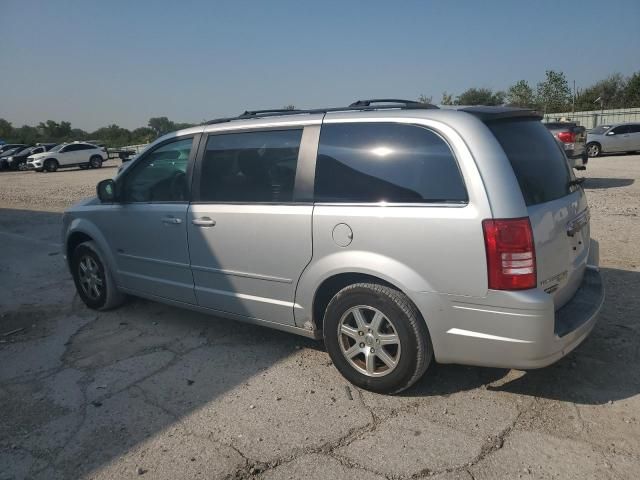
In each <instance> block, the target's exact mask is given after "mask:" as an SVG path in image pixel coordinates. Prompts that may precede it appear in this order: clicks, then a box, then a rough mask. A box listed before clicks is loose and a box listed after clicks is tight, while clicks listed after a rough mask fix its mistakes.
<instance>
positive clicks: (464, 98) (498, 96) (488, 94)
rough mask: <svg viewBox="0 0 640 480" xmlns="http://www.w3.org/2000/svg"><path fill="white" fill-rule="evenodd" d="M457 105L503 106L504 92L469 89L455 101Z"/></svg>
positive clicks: (487, 89) (488, 89)
mask: <svg viewBox="0 0 640 480" xmlns="http://www.w3.org/2000/svg"><path fill="white" fill-rule="evenodd" d="M455 103H456V105H502V104H503V103H504V92H500V91H498V92H494V91H493V90H491V89H490V88H469V89H467V90H465V91H464V92H462V93H461V94H460V95H458V97H457V98H456V101H455Z"/></svg>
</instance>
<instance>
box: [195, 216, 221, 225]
mask: <svg viewBox="0 0 640 480" xmlns="http://www.w3.org/2000/svg"><path fill="white" fill-rule="evenodd" d="M191 223H193V224H194V225H195V226H196V227H215V225H216V221H215V220H211V219H210V218H209V217H200V218H194V219H193V220H191Z"/></svg>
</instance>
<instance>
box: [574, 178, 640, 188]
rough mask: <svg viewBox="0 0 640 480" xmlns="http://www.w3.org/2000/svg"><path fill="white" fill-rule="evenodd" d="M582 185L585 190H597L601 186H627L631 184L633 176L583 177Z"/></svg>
mask: <svg viewBox="0 0 640 480" xmlns="http://www.w3.org/2000/svg"><path fill="white" fill-rule="evenodd" d="M584 179H585V180H584V183H583V184H582V186H583V187H584V188H585V189H587V190H597V189H602V188H617V187H628V186H629V185H633V183H634V182H635V180H634V179H633V178H600V177H584Z"/></svg>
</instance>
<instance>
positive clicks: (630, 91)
mask: <svg viewBox="0 0 640 480" xmlns="http://www.w3.org/2000/svg"><path fill="white" fill-rule="evenodd" d="M624 100H625V105H626V106H627V107H640V72H636V73H634V74H633V75H631V77H629V80H628V81H627V88H625V91H624Z"/></svg>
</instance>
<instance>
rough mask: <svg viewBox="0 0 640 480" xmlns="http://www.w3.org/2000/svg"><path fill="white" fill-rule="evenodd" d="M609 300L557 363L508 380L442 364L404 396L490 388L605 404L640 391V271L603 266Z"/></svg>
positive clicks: (495, 372)
mask: <svg viewBox="0 0 640 480" xmlns="http://www.w3.org/2000/svg"><path fill="white" fill-rule="evenodd" d="M602 274H603V278H604V282H605V288H606V298H605V302H604V305H603V308H602V311H601V313H600V317H599V319H598V323H597V324H596V326H595V328H594V330H593V331H592V333H591V335H590V336H589V337H588V338H587V339H586V340H585V341H584V342H583V343H582V344H581V345H579V346H578V347H577V348H576V349H575V350H574V351H573V352H571V353H570V354H569V355H567V356H566V357H564V358H563V359H561V360H560V361H558V362H557V363H555V364H553V365H551V366H549V367H546V368H542V369H537V370H529V371H526V372H522V374H520V375H513V377H516V378H514V379H513V380H509V379H505V377H506V375H507V374H508V373H509V370H504V369H491V368H477V367H463V366H456V365H437V366H435V368H433V369H430V371H429V372H427V374H426V375H425V377H423V379H422V380H421V381H419V382H418V384H417V385H416V386H414V388H412V389H410V390H409V391H408V392H407V393H406V394H405V395H408V396H431V395H447V394H451V393H455V392H458V391H461V390H467V389H471V388H476V387H479V386H481V385H486V388H487V390H491V391H499V392H509V393H513V394H519V395H527V396H532V397H540V398H546V399H553V400H561V401H567V402H574V403H578V404H586V405H601V404H605V403H607V402H609V401H616V400H623V399H627V398H630V397H633V396H635V395H638V394H639V393H640V314H639V313H638V312H640V296H638V295H633V294H632V293H631V292H638V291H640V272H637V271H629V270H619V269H613V268H603V269H602Z"/></svg>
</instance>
